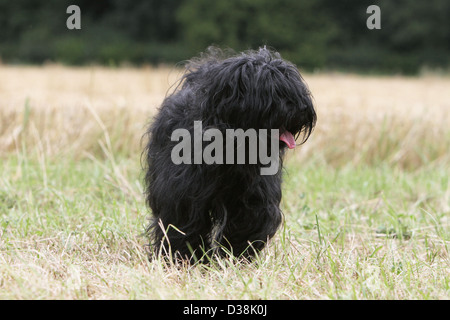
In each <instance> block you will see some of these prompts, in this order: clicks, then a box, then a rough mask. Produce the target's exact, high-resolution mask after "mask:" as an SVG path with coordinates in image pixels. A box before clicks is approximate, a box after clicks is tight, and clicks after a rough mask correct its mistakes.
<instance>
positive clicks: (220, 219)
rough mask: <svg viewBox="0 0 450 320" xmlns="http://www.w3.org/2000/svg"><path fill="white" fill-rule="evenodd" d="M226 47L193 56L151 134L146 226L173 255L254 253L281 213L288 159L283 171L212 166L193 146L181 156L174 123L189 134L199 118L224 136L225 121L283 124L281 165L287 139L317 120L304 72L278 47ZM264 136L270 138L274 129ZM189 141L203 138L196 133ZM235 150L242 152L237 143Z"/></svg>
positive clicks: (159, 248)
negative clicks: (228, 50)
mask: <svg viewBox="0 0 450 320" xmlns="http://www.w3.org/2000/svg"><path fill="white" fill-rule="evenodd" d="M223 55H224V54H223V52H221V51H220V50H218V49H214V48H210V49H209V53H207V54H204V55H203V56H201V57H200V58H199V59H196V60H192V61H190V63H189V64H188V65H187V70H186V72H185V74H184V75H183V77H182V78H181V81H180V84H179V86H178V87H177V89H176V90H175V92H174V93H172V94H171V95H169V96H168V97H166V99H165V100H164V102H163V104H162V106H161V108H160V110H159V113H158V114H157V116H156V117H155V119H154V121H153V123H152V124H151V126H150V127H149V129H148V132H147V134H148V136H149V140H148V144H147V146H146V148H145V153H144V154H145V157H146V158H145V160H146V168H145V170H146V175H145V186H146V189H145V194H146V202H147V204H148V206H149V207H150V208H151V210H152V213H153V220H152V223H151V224H150V225H149V227H148V229H147V232H148V235H149V237H150V242H151V245H152V246H153V248H154V250H155V252H156V253H162V254H164V255H168V256H171V257H172V258H177V259H183V260H191V259H193V260H199V259H202V257H205V256H208V255H209V256H211V255H212V254H217V255H228V254H232V255H234V256H240V257H244V258H247V259H249V258H252V257H253V256H254V255H255V254H256V253H257V252H258V251H259V250H261V249H262V248H263V247H264V246H265V244H266V242H267V241H268V240H269V239H270V238H271V237H273V235H274V234H275V232H276V230H277V228H278V227H279V225H280V223H281V221H282V213H281V210H280V208H279V204H280V201H281V167H282V165H281V164H280V165H278V163H277V165H278V166H277V168H276V173H275V174H272V175H262V174H261V168H263V167H264V164H262V163H261V161H260V160H258V161H257V162H256V163H254V162H253V163H248V162H245V163H244V164H227V163H228V162H227V163H224V162H223V161H222V162H219V161H218V162H215V163H210V164H208V163H205V162H201V163H199V162H198V161H197V162H196V161H195V159H194V158H195V154H183V157H185V158H184V159H188V160H192V161H188V163H179V162H178V163H175V162H176V161H174V160H173V150H174V147H176V146H177V144H178V143H179V142H178V139H175V141H173V140H174V139H173V136H172V134H173V133H174V131H175V130H176V129H185V131H187V132H189V133H191V137H194V136H195V130H196V128H195V126H196V124H195V121H201V125H202V130H203V131H202V133H204V132H205V130H206V129H208V128H214V129H217V130H219V131H220V132H222V133H223V134H224V136H225V135H226V134H227V133H226V130H227V129H239V128H240V129H243V130H248V129H255V130H256V131H258V130H260V129H267V130H269V129H278V130H279V131H278V134H279V140H277V141H276V143H277V148H278V149H279V154H276V157H277V160H280V163H281V160H282V158H283V155H284V152H285V150H286V147H289V148H293V147H294V146H295V138H298V137H299V136H300V135H301V136H302V141H301V143H303V142H305V141H306V140H307V139H308V137H309V136H310V134H311V132H312V130H313V128H314V125H315V122H316V113H315V111H314V107H313V103H312V100H311V94H310V92H309V90H308V88H307V86H306V84H305V83H304V81H303V79H302V77H301V75H300V73H299V72H298V70H297V68H296V67H295V66H294V65H293V64H291V63H289V62H287V61H285V60H283V59H282V58H281V57H280V55H279V54H278V53H276V52H272V51H270V50H268V49H266V48H265V47H264V48H261V49H259V50H258V51H247V52H244V53H241V54H238V55H234V56H229V57H227V58H224V57H223ZM197 124H198V122H197ZM197 129H198V125H197ZM270 132H273V130H272V131H270ZM258 136H259V139H264V138H263V137H262V135H261V134H259V135H258ZM266 138H267V139H266V141H268V140H270V139H269V138H270V135H269V136H266ZM211 140H212V139H210V140H209V141H211ZM235 140H236V139H235ZM188 142H189V143H188V145H190V144H191V142H192V145H194V144H195V143H196V142H195V141H194V138H192V140H189V141H188ZM219 143H221V142H219ZM278 144H279V145H278ZM207 145H208V143H207V142H205V141H203V142H202V144H201V145H200V148H201V149H197V151H200V153H201V152H202V151H205V147H206V146H207ZM224 145H225V143H224ZM245 148H246V149H245V150H247V151H249V150H248V146H246V147H245ZM225 149H226V148H225ZM232 151H237V146H236V145H235V147H234V150H232ZM227 152H228V153H229V152H230V150H228V149H227V150H226V151H225V155H226V154H227ZM194 153H195V148H194ZM212 154H214V153H212ZM234 155H236V154H235V153H233V159H235V157H234ZM249 155H250V153H249V152H248V153H246V155H245V160H246V161H249ZM265 164H267V163H265Z"/></svg>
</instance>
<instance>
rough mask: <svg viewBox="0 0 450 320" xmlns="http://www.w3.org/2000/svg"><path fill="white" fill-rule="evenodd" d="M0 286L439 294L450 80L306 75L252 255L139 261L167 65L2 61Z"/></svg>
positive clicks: (40, 290)
mask: <svg viewBox="0 0 450 320" xmlns="http://www.w3.org/2000/svg"><path fill="white" fill-rule="evenodd" d="M0 69H1V70H0V72H1V73H3V74H5V75H6V76H7V78H8V79H11V80H10V81H8V83H4V82H3V83H1V84H0V158H1V161H0V173H1V175H0V298H1V299H449V298H450V258H449V245H450V244H449V241H450V227H449V226H450V181H449V174H450V170H449V168H450V155H449V153H448V150H450V129H449V128H448V125H447V124H448V123H449V120H450V115H449V113H448V110H449V107H450V106H449V105H448V101H450V99H449V98H450V97H449V93H447V91H446V90H443V89H444V88H448V85H449V84H450V79H448V78H445V77H435V76H427V77H421V78H383V77H358V76H353V75H336V74H329V75H305V78H306V80H307V81H308V83H309V85H310V87H311V90H312V92H313V93H314V95H315V99H316V104H317V107H318V112H319V122H318V126H317V128H316V130H315V132H314V134H313V136H312V137H311V139H310V140H309V141H308V142H307V143H306V144H305V145H304V146H302V147H301V148H300V149H298V150H295V151H294V152H291V153H290V155H289V158H288V159H287V161H286V169H285V181H284V185H283V201H282V209H283V212H284V215H285V221H284V225H283V226H282V228H281V229H280V230H279V232H278V233H277V235H276V236H275V238H274V239H273V241H272V242H271V243H270V245H269V246H268V248H267V249H266V250H265V251H264V252H263V253H262V254H261V255H260V257H259V258H258V260H257V261H256V262H255V263H251V264H243V263H240V262H237V261H233V260H232V259H224V260H220V261H217V262H216V263H214V264H212V265H209V266H196V267H179V266H166V265H165V264H164V263H163V262H162V261H160V260H158V259H156V260H153V261H151V262H150V261H148V259H147V253H146V239H145V237H143V236H142V232H143V230H144V228H145V226H146V224H147V217H148V211H147V209H146V208H145V206H144V202H143V197H142V185H141V183H142V172H141V166H140V152H141V151H140V150H141V143H142V142H141V136H142V133H143V131H144V128H145V124H146V122H147V120H148V119H149V118H151V116H152V114H153V113H154V111H155V107H156V106H157V105H158V104H159V103H160V101H161V99H162V98H163V97H164V94H165V92H166V91H167V90H168V88H169V85H170V83H171V82H172V81H173V80H172V78H173V77H174V75H176V74H177V72H175V71H173V70H172V71H169V70H167V69H142V70H140V69H104V68H80V69H72V68H63V67H60V66H47V67H43V68H36V67H8V66H0Z"/></svg>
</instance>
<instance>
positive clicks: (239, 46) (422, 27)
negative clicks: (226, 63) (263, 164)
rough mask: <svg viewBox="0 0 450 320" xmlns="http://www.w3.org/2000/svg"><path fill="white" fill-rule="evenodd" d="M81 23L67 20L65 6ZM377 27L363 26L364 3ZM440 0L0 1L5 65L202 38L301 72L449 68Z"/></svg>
mask: <svg viewBox="0 0 450 320" xmlns="http://www.w3.org/2000/svg"><path fill="white" fill-rule="evenodd" d="M73 4H75V5H78V6H79V7H80V9H81V29H80V30H69V29H67V27H66V20H67V18H68V16H69V15H68V14H67V13H66V8H67V7H68V6H69V5H73ZM372 4H375V5H378V6H379V7H380V11H381V15H380V16H381V29H379V30H369V29H368V28H367V26H366V20H367V19H368V17H369V14H368V13H367V12H366V9H367V7H368V6H369V5H372ZM449 19H450V1H448V0H427V1H414V0H396V1H392V0H371V1H367V0H339V1H336V0H133V1H125V0H98V1H90V0H46V1H36V0H17V1H10V0H0V58H1V60H2V61H3V62H4V63H43V62H46V61H54V62H61V63H65V64H69V65H82V64H89V63H100V64H106V65H119V64H121V63H123V62H128V63H132V64H137V65H139V64H147V63H151V64H158V63H176V62H179V61H183V60H186V59H189V58H190V57H191V56H193V55H197V54H198V53H199V52H201V51H203V50H205V48H206V47H208V46H209V45H217V46H219V47H222V48H232V49H234V50H236V51H240V50H245V49H249V48H253V49H256V48H258V47H259V46H262V45H268V46H270V47H273V48H275V49H276V50H278V51H279V52H280V53H281V54H282V55H283V57H285V58H287V59H289V60H291V61H293V62H294V63H296V64H297V65H298V66H299V67H300V68H302V69H305V70H309V71H311V70H343V71H355V72H376V73H404V74H415V73H417V72H419V71H420V69H421V68H423V67H429V68H441V69H445V70H448V68H449V66H450V23H449V22H448V20H449Z"/></svg>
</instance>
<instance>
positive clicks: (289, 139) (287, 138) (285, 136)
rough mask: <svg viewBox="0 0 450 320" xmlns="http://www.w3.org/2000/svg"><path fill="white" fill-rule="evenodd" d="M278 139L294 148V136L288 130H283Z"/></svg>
mask: <svg viewBox="0 0 450 320" xmlns="http://www.w3.org/2000/svg"><path fill="white" fill-rule="evenodd" d="M280 140H281V141H283V142H284V143H286V144H287V146H288V148H289V149H294V148H295V138H294V136H293V135H292V133H290V132H289V131H287V130H286V131H284V132H283V133H282V134H281V136H280Z"/></svg>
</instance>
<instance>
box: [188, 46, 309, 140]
mask: <svg viewBox="0 0 450 320" xmlns="http://www.w3.org/2000/svg"><path fill="white" fill-rule="evenodd" d="M182 86H183V88H185V89H189V90H188V91H189V92H190V93H191V94H193V95H194V97H193V98H194V101H193V104H194V105H196V106H197V107H198V106H200V113H201V114H199V117H201V120H202V121H203V122H204V123H206V124H207V125H211V126H218V125H222V126H223V127H226V128H241V129H244V130H246V129H250V128H252V129H256V130H258V129H279V130H280V131H279V135H280V140H281V141H283V142H284V143H282V144H281V146H282V147H285V146H287V147H289V148H293V147H295V145H296V142H295V140H296V139H297V138H298V137H299V136H302V139H301V141H300V143H303V142H305V141H306V140H307V139H308V137H309V136H310V134H311V132H312V130H313V128H314V125H315V123H316V119H317V117H316V113H315V111H314V106H313V102H312V99H311V93H310V91H309V90H308V88H307V86H306V84H305V82H304V80H303V78H302V76H301V75H300V73H299V71H298V69H297V68H296V67H295V66H294V65H293V64H292V63H290V62H288V61H285V60H283V59H282V58H281V56H280V54H279V53H277V52H273V51H270V50H269V49H266V47H264V48H260V49H259V50H258V51H247V52H244V53H241V54H238V55H234V56H230V57H226V58H224V57H223V52H222V51H220V50H218V49H215V48H210V49H209V52H208V53H207V54H204V55H203V56H202V57H201V58H200V59H198V60H193V61H191V62H190V64H188V66H187V72H186V73H185V75H184V77H183V84H182ZM199 120H200V119H199Z"/></svg>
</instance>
